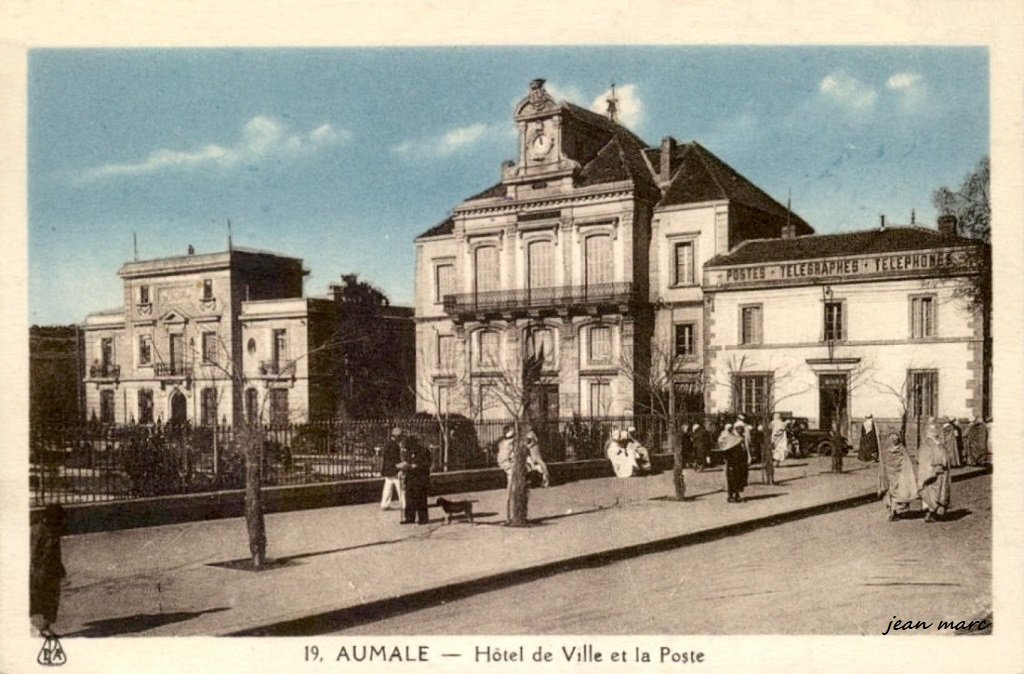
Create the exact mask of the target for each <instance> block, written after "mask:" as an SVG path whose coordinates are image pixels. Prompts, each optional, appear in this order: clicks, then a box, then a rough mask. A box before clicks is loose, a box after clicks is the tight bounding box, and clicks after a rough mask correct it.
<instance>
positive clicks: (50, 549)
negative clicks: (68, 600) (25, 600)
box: [29, 504, 67, 635]
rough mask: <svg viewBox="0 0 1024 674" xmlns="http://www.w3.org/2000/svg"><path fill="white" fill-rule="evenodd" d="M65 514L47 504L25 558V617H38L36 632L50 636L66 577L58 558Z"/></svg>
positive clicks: (33, 528) (61, 510)
mask: <svg viewBox="0 0 1024 674" xmlns="http://www.w3.org/2000/svg"><path fill="white" fill-rule="evenodd" d="M64 522H65V513H64V508H62V507H61V506H59V505H55V504H50V505H48V506H46V508H45V509H44V510H43V516H42V518H41V519H40V521H39V522H37V523H36V524H33V525H32V531H31V537H32V540H31V545H32V549H31V552H30V557H29V614H30V616H35V615H39V616H41V621H40V623H39V631H40V632H41V633H43V634H44V635H49V634H50V633H51V628H52V625H53V623H55V622H56V621H57V608H58V607H59V606H60V586H61V583H62V581H63V580H64V576H66V575H67V571H65V570H64V562H63V560H62V558H61V549H60V538H61V536H63V535H64Z"/></svg>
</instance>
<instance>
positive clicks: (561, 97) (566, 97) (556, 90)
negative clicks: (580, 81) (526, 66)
mask: <svg viewBox="0 0 1024 674" xmlns="http://www.w3.org/2000/svg"><path fill="white" fill-rule="evenodd" d="M544 88H545V89H547V90H548V93H549V94H551V98H553V99H555V101H556V102H558V103H561V102H562V101H569V102H570V103H575V104H577V105H580V104H581V103H582V101H584V100H586V99H585V98H584V97H583V92H582V91H580V90H579V88H578V87H574V86H571V85H570V86H567V87H565V88H562V87H560V86H559V85H557V84H552V83H551V82H546V83H545V84H544Z"/></svg>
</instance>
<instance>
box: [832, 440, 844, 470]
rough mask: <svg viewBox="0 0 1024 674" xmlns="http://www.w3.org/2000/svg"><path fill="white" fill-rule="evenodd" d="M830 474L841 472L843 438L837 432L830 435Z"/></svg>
mask: <svg viewBox="0 0 1024 674" xmlns="http://www.w3.org/2000/svg"><path fill="white" fill-rule="evenodd" d="M832 472H833V473H842V472H843V436H842V434H841V433H840V432H839V431H838V430H835V431H833V433H832Z"/></svg>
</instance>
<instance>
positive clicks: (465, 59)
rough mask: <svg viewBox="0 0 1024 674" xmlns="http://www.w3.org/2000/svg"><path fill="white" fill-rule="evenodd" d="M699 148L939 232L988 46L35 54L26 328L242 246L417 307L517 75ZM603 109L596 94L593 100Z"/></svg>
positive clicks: (520, 85) (967, 158) (862, 218)
mask: <svg viewBox="0 0 1024 674" xmlns="http://www.w3.org/2000/svg"><path fill="white" fill-rule="evenodd" d="M536 77H543V78H545V79H547V80H548V89H549V91H551V92H552V93H553V94H555V96H556V97H557V98H565V99H568V100H572V101H574V102H576V103H578V104H581V105H584V106H587V107H590V106H592V105H594V104H595V102H600V101H601V100H602V99H603V95H604V93H605V92H606V91H607V90H608V86H609V83H610V82H612V81H614V82H615V83H616V85H617V91H618V94H619V97H620V101H621V102H620V109H621V113H622V119H623V121H624V122H626V123H627V124H628V125H629V126H630V127H631V128H632V129H633V130H634V131H635V132H636V133H637V134H638V135H639V136H640V137H641V138H643V139H644V140H646V141H647V142H648V143H650V144H653V145H657V144H658V143H659V141H660V139H661V138H662V137H663V136H666V135H672V136H675V137H676V138H677V139H678V140H681V141H687V140H697V141H698V142H700V143H702V144H703V145H704V146H706V147H707V148H709V149H710V150H711V151H712V152H714V153H716V154H717V155H718V156H720V157H721V158H722V159H724V160H725V161H727V162H728V163H729V164H731V165H732V166H733V167H734V168H736V169H737V170H739V171H740V172H741V173H743V174H744V175H746V176H747V177H748V178H750V179H751V180H753V181H754V182H755V183H757V184H758V185H760V186H761V187H762V188H764V189H765V190H767V191H768V193H769V194H771V195H773V196H774V197H775V198H776V199H778V200H779V201H782V202H784V201H785V199H786V195H787V193H789V192H790V191H791V192H792V199H793V208H794V210H795V211H796V212H797V213H799V214H800V215H801V216H803V217H804V218H805V219H806V220H807V221H808V222H810V223H811V224H812V225H813V226H814V227H815V229H816V230H817V231H819V232H834V231H846V230H851V229H862V228H865V227H873V226H875V225H877V222H878V216H879V214H880V213H884V214H886V216H887V219H888V220H889V221H890V222H894V223H906V222H909V219H910V211H911V209H912V208H913V209H916V212H917V217H918V222H919V223H921V222H924V223H928V224H931V223H934V218H935V212H934V209H933V208H932V206H931V200H930V195H931V192H932V190H933V189H934V188H935V187H937V186H940V185H956V184H959V182H960V180H961V179H962V178H963V176H964V175H965V174H966V173H967V172H968V171H969V170H970V169H971V168H972V167H973V166H974V164H975V163H976V162H977V161H978V159H980V158H981V157H982V156H984V155H986V154H987V153H988V147H989V86H988V57H987V52H986V50H984V49H980V48H917V47H915V48H853V47H843V48H806V47H805V48H784V47H764V48H762V47H685V48H672V47H618V48H547V47H543V48H542V47H521V48H500V49H499V48H444V49H441V48H429V49H398V48H395V49H319V50H313V49H294V50H282V49H264V50H259V49H216V50H184V49H175V50H167V49H164V50H126V49H122V50H34V51H32V52H31V53H30V58H29V148H28V149H29V293H30V297H29V322H30V323H37V324H55V323H71V322H77V321H81V320H82V319H83V318H84V316H85V314H86V313H88V312H90V311H95V310H98V309H104V308H110V307H116V306H118V304H119V303H120V302H121V294H120V293H121V285H120V280H119V279H118V277H117V269H118V268H119V267H120V265H121V264H122V263H123V262H125V261H127V260H130V259H131V258H132V256H133V248H132V236H133V232H134V233H135V234H136V235H137V237H138V248H139V257H140V259H148V258H154V257H161V256H165V255H174V254H182V253H184V252H185V249H186V248H187V246H188V245H189V244H192V245H193V246H195V248H196V251H197V252H211V251H215V250H223V249H224V248H225V247H226V222H227V220H228V219H230V220H231V222H232V228H233V231H234V242H235V244H236V245H239V246H247V247H253V248H263V249H269V250H274V251H278V252H281V253H285V254H289V255H294V256H297V257H301V258H303V259H304V260H305V264H306V266H307V267H308V268H309V269H311V271H312V274H311V275H310V277H309V278H307V280H306V293H307V294H308V295H320V294H323V293H325V292H326V289H327V284H328V283H330V282H332V281H334V280H335V279H337V278H338V276H339V275H340V274H342V273H348V272H357V273H359V274H360V275H361V276H362V277H363V278H365V279H367V280H369V281H371V282H373V283H375V284H376V285H378V286H379V287H381V288H382V289H383V290H384V291H385V292H386V293H388V295H389V296H390V297H391V298H392V301H394V302H396V303H411V301H412V296H413V271H414V266H415V248H414V245H413V239H414V238H415V237H416V236H417V235H418V234H419V233H421V232H422V231H424V230H426V229H427V228H429V227H431V226H432V225H434V224H436V223H437V222H439V221H440V220H442V219H443V218H444V217H445V216H446V215H447V213H448V211H449V210H450V209H451V208H452V207H453V206H455V205H456V204H457V203H458V202H459V201H460V200H461V199H463V198H465V197H467V196H469V195H471V194H473V193H475V192H477V191H479V190H481V189H483V188H485V187H487V186H489V185H491V184H493V183H495V182H497V180H498V176H499V172H500V165H501V162H502V160H504V159H508V158H513V157H514V156H515V154H516V150H515V147H516V137H515V128H514V124H513V122H512V114H513V108H514V106H515V103H516V102H517V101H518V100H519V99H520V98H522V97H523V96H524V95H525V93H526V91H527V86H528V83H529V82H530V80H532V79H534V78H536ZM600 108H601V110H602V111H603V105H601V106H600Z"/></svg>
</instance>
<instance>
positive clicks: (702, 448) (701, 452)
mask: <svg viewBox="0 0 1024 674" xmlns="http://www.w3.org/2000/svg"><path fill="white" fill-rule="evenodd" d="M690 436H691V437H690V442H691V444H692V445H693V467H694V468H696V469H697V472H701V471H703V470H704V466H706V465H707V456H708V432H707V431H706V430H704V425H703V424H694V425H693V426H692V427H691V428H690Z"/></svg>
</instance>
